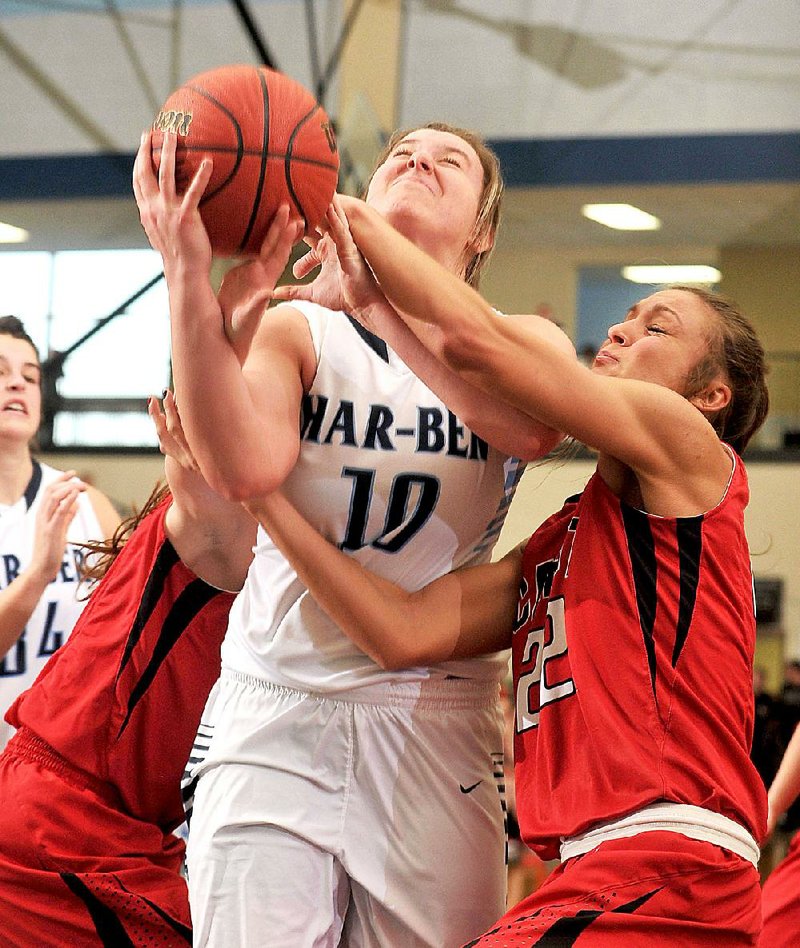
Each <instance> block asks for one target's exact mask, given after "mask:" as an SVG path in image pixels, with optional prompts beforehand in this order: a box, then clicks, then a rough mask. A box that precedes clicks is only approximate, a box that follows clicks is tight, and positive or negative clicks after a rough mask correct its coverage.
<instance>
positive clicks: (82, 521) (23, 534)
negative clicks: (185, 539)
mask: <svg viewBox="0 0 800 948" xmlns="http://www.w3.org/2000/svg"><path fill="white" fill-rule="evenodd" d="M41 404H42V392H41V368H40V365H39V355H38V353H37V351H36V347H35V346H34V344H33V341H32V339H31V337H30V336H29V335H28V334H27V332H26V331H25V327H24V326H23V324H22V322H21V321H20V320H19V319H17V317H16V316H3V317H0V659H2V660H1V661H0V718H2V715H3V714H4V713H5V711H6V710H7V709H8V707H9V706H10V705H11V703H12V701H13V700H14V699H15V698H16V697H17V695H19V694H20V693H21V692H23V691H24V690H25V689H26V688H28V687H29V686H30V685H31V684H33V681H34V679H35V678H36V676H37V675H38V674H39V672H40V671H41V669H42V668H43V667H44V664H45V662H46V661H47V660H48V658H49V657H50V656H51V655H52V654H53V653H54V652H55V651H56V650H57V649H58V647H59V646H60V645H61V644H62V643H63V642H64V641H65V639H66V638H67V636H68V635H69V633H70V632H71V630H72V627H73V625H74V624H75V621H76V619H77V618H78V616H79V615H80V613H81V611H82V610H83V607H84V602H83V601H82V599H81V598H79V596H78V585H79V566H80V560H81V552H80V548H79V544H81V543H83V542H84V541H86V540H102V539H104V538H105V537H108V536H111V534H112V533H113V532H114V530H115V529H116V528H117V525H118V524H119V519H120V518H119V516H118V514H117V512H116V510H115V509H114V507H113V505H112V504H111V501H109V500H108V498H107V497H106V496H105V495H104V494H102V493H100V491H98V490H97V489H96V488H94V487H91V486H89V485H87V484H86V483H84V482H83V481H81V480H80V479H79V478H77V477H76V476H75V472H74V471H63V472H62V471H57V470H56V469H55V468H52V467H49V466H48V465H46V464H42V463H40V462H39V461H37V460H36V459H35V458H34V457H33V456H32V454H31V442H32V441H33V439H34V437H35V435H36V432H37V431H38V429H39V423H40V421H41ZM12 733H13V729H12V728H11V726H10V725H8V724H6V723H5V722H2V721H0V749H2V748H3V747H4V746H5V744H6V743H7V741H8V739H9V738H10V737H11V734H12Z"/></svg>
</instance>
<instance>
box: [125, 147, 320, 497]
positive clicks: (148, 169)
mask: <svg viewBox="0 0 800 948" xmlns="http://www.w3.org/2000/svg"><path fill="white" fill-rule="evenodd" d="M150 147H151V145H150V133H147V134H146V135H145V136H143V139H142V144H141V146H140V148H139V152H138V154H137V158H136V163H135V168H134V192H135V194H136V200H137V203H138V205H139V212H140V217H141V221H142V225H143V227H144V229H145V232H146V233H147V236H148V239H149V240H150V243H151V244H152V246H153V247H154V248H155V249H156V250H158V251H159V252H160V253H161V256H162V259H163V262H164V273H165V276H166V279H167V286H168V290H169V301H170V317H171V327H172V358H173V370H174V378H175V386H176V389H177V391H179V392H180V397H181V413H182V416H183V423H184V426H185V429H186V435H187V438H188V441H189V444H190V445H191V446H192V450H193V452H194V455H195V457H196V458H197V462H198V464H199V466H200V470H201V471H202V472H203V475H204V476H205V478H206V480H207V481H208V483H209V485H210V486H211V487H212V488H214V489H215V490H216V491H218V492H219V493H220V494H222V495H223V496H224V497H227V498H228V499H231V500H241V499H244V498H246V497H249V496H252V495H258V494H262V493H265V492H268V491H270V490H273V489H274V488H275V487H276V486H277V485H278V484H280V483H281V482H282V481H283V479H284V478H285V477H286V475H287V473H288V472H289V471H290V470H291V468H292V466H293V465H294V463H295V460H296V458H297V453H298V450H299V424H298V418H299V410H300V399H301V396H302V384H303V377H304V376H307V375H308V373H309V372H310V371H312V370H313V369H312V366H313V347H312V345H311V338H310V333H309V331H308V327H307V324H306V323H305V320H304V319H303V318H302V316H301V315H300V314H299V313H297V312H296V311H295V310H292V309H291V308H290V307H279V308H277V309H275V310H271V311H270V317H269V321H268V322H269V326H267V325H266V322H267V321H266V320H265V321H262V322H260V323H259V325H258V329H257V330H256V331H255V335H254V338H253V341H252V344H251V345H249V346H246V347H245V348H247V349H248V352H247V355H246V358H245V360H244V363H243V364H242V362H241V361H240V357H241V355H242V352H241V351H240V350H238V349H237V347H236V346H235V345H234V343H233V342H232V341H231V339H230V338H229V332H228V330H230V326H228V327H226V325H225V322H224V318H223V313H222V309H221V306H220V303H219V300H218V299H217V297H216V295H215V293H214V289H213V287H212V284H211V279H210V272H211V245H210V243H209V240H208V235H207V233H206V230H205V227H204V225H203V222H202V220H201V218H200V213H199V210H198V206H199V201H200V198H201V196H202V194H203V191H204V189H205V187H206V185H207V183H208V179H209V176H210V173H211V164H210V162H207V161H206V162H204V163H203V164H202V165H201V167H200V169H199V171H198V172H197V174H196V175H195V177H194V179H193V181H192V183H191V184H190V186H189V188H188V189H187V191H186V193H185V194H184V195H183V196H182V197H181V196H179V195H177V193H176V190H175V136H174V135H173V134H171V133H165V134H164V144H163V147H162V153H161V165H160V170H159V176H158V178H157V177H156V174H155V171H154V169H153V166H152V161H151V159H150ZM284 223H285V218H284V219H282V220H278V221H277V222H276V223H275V224H274V226H273V227H271V228H270V230H269V233H268V235H267V239H266V240H265V251H264V253H263V254H262V257H260V258H259V259H260V262H261V264H262V267H263V270H264V274H265V278H269V279H270V280H271V281H272V285H273V286H274V282H275V280H277V278H278V276H279V275H280V274H281V273H282V272H283V270H284V268H285V266H286V264H287V262H288V258H289V253H290V251H291V246H292V242H293V240H294V237H295V236H296V233H297V231H296V229H295V228H294V227H288V228H287V227H286V226H282V224H284ZM270 289H271V288H270ZM250 328H251V329H252V327H250Z"/></svg>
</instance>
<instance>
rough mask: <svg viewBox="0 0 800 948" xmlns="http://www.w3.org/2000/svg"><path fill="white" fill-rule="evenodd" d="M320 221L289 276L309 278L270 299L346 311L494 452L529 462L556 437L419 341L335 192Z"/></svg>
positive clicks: (549, 447)
mask: <svg viewBox="0 0 800 948" xmlns="http://www.w3.org/2000/svg"><path fill="white" fill-rule="evenodd" d="M387 226H388V225H387ZM326 227H327V234H326V235H325V236H324V237H323V238H321V239H319V238H316V239H314V238H310V237H308V238H306V239H307V240H308V241H309V242H310V243H312V244H313V249H312V250H311V252H310V253H308V254H306V256H305V257H303V258H301V259H300V260H299V261H298V262H297V263H296V264H295V267H294V273H295V276H297V277H303V276H306V275H307V274H308V273H310V272H311V271H312V270H313V269H314V268H315V267H316V266H319V267H320V272H319V274H318V275H317V277H316V278H315V279H314V281H313V282H311V283H306V284H299V285H294V286H291V285H285V286H279V287H277V288H276V289H275V293H274V296H275V297H276V298H278V299H283V300H293V299H305V300H311V301H312V302H315V303H319V304H320V305H322V306H327V307H328V308H329V309H334V310H338V309H342V310H345V311H346V312H348V313H350V315H352V316H354V317H355V318H356V319H358V321H359V322H360V323H361V324H362V325H363V326H365V327H366V328H367V329H369V330H370V332H373V333H375V335H376V336H378V337H379V338H381V339H383V340H384V342H386V343H387V345H389V346H391V348H392V349H393V350H394V351H395V352H396V353H397V355H398V356H399V357H400V358H401V359H402V360H403V361H404V362H405V363H406V365H407V366H408V367H409V368H410V369H411V371H412V372H413V373H414V374H415V375H416V376H417V377H418V378H420V379H422V381H423V382H424V383H425V384H426V385H427V386H428V388H430V389H431V391H433V392H435V393H436V395H438V396H439V398H441V399H442V401H443V402H444V403H445V404H446V405H447V406H448V408H449V409H450V410H451V411H452V412H453V413H454V414H456V415H457V416H458V418H459V419H460V420H461V421H462V422H463V423H464V424H465V425H466V426H467V427H468V428H469V429H470V430H471V431H474V432H475V434H477V435H478V436H479V437H481V438H483V439H484V440H485V441H487V442H488V443H489V444H491V445H492V446H493V447H495V448H496V449H497V450H499V451H502V452H504V453H505V454H509V455H512V456H514V457H519V458H522V459H523V460H534V459H535V458H539V457H541V456H542V455H544V454H547V453H548V452H549V451H551V450H552V449H553V448H554V447H555V446H556V445H557V444H558V443H559V441H561V439H562V437H563V436H562V435H561V434H560V433H558V432H556V431H554V430H553V429H552V428H550V427H548V426H547V425H543V424H542V423H541V422H540V421H538V420H537V419H535V418H532V417H531V416H530V415H526V414H525V413H524V412H521V411H519V409H517V408H514V407H513V406H511V405H510V404H509V403H508V402H505V401H502V400H500V399H498V398H497V397H496V396H495V395H494V394H492V393H487V392H484V391H482V390H481V389H480V388H478V387H477V386H475V385H473V384H471V383H470V382H468V381H467V380H466V379H463V378H462V377H461V376H460V375H458V374H457V373H456V372H453V371H452V369H450V368H449V367H448V366H446V365H445V364H444V363H443V362H441V361H440V360H439V359H437V358H435V357H434V356H433V355H432V353H431V351H429V349H432V348H434V347H433V346H432V345H431V344H430V343H428V344H427V346H426V345H423V344H422V342H421V341H420V340H419V339H418V338H417V337H416V336H415V335H414V333H413V332H412V331H411V330H410V329H409V327H408V326H406V324H405V323H404V322H403V320H402V319H401V318H400V316H399V314H398V313H397V310H395V308H394V307H393V306H392V305H391V304H390V303H389V301H388V300H387V299H386V297H385V295H384V294H383V292H382V290H381V288H380V287H379V286H378V284H377V282H376V281H375V278H374V276H373V274H372V272H371V271H370V269H369V267H368V266H367V265H366V262H365V260H364V258H363V257H362V255H361V253H360V251H359V250H358V247H356V245H355V243H354V241H353V238H352V235H351V234H350V230H349V228H348V226H347V218H346V216H345V214H344V212H343V211H342V209H341V206H340V204H339V200H338V197H334V201H333V204H332V205H331V208H330V209H329V211H328V214H327V216H326ZM536 318H538V317H536ZM421 331H424V332H426V333H428V334H431V335H432V334H435V333H436V332H437V329H436V327H434V326H430V325H428V326H425V327H424V329H422V330H421ZM552 331H553V332H554V333H557V334H558V335H560V336H561V343H562V344H563V345H564V346H565V347H566V348H567V349H568V350H569V351H574V350H573V347H572V343H571V342H569V340H568V339H567V337H566V336H565V335H564V334H563V333H562V332H561V330H559V329H558V328H557V327H555V326H553V327H552Z"/></svg>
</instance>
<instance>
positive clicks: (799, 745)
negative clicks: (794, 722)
mask: <svg viewBox="0 0 800 948" xmlns="http://www.w3.org/2000/svg"><path fill="white" fill-rule="evenodd" d="M798 796H800V725H798V726H797V727H796V728H795V730H794V734H792V738H791V740H790V741H789V744H788V745H787V747H786V751H785V752H784V755H783V759H782V760H781V765H780V767H778V772H777V773H776V774H775V779H774V780H773V781H772V784H771V785H770V788H769V791H768V793H767V801H768V803H769V814H768V816H767V836H771V835H772V833H773V831H774V829H775V827H776V826H777V825H778V820H779V819H780V818H781V817H782V816H783V814H784V813H785V812H786V811H787V810H788V809H789V807H790V806H791V805H792V804H793V803H794V801H795V800H796V799H797V797H798Z"/></svg>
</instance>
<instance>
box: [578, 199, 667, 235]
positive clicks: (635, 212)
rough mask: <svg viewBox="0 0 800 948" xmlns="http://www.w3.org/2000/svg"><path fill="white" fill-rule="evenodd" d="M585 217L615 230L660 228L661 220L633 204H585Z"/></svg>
mask: <svg viewBox="0 0 800 948" xmlns="http://www.w3.org/2000/svg"><path fill="white" fill-rule="evenodd" d="M581 213H582V214H583V216H584V217H588V218H589V220H591V221H597V223H598V224H605V226H606V227H613V228H614V230H658V228H659V227H660V226H661V221H660V220H659V219H658V218H657V217H653V215H652V214H648V213H647V211H642V210H640V209H639V208H638V207H634V206H633V204H584V205H583V207H582V208H581Z"/></svg>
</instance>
